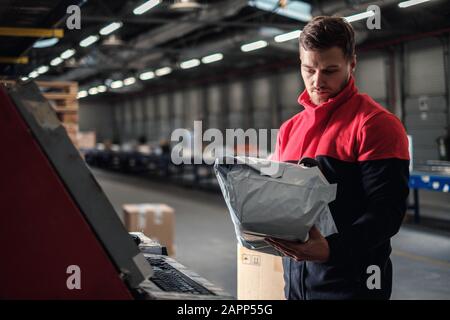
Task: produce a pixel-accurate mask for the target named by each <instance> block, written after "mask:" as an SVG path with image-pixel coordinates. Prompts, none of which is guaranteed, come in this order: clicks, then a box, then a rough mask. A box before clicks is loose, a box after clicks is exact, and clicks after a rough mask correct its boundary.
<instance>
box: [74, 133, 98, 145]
mask: <svg viewBox="0 0 450 320" xmlns="http://www.w3.org/2000/svg"><path fill="white" fill-rule="evenodd" d="M77 140H78V146H79V148H80V149H93V148H95V144H96V134H95V132H94V131H86V132H78V133H77Z"/></svg>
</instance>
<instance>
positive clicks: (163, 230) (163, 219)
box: [123, 203, 175, 256]
mask: <svg viewBox="0 0 450 320" xmlns="http://www.w3.org/2000/svg"><path fill="white" fill-rule="evenodd" d="M123 213H124V224H125V228H126V229H127V230H128V231H129V232H142V233H143V234H145V235H146V236H147V237H149V238H151V239H153V240H155V241H157V242H159V243H160V244H161V245H162V246H165V247H167V252H168V254H169V256H173V255H174V254H175V246H174V234H175V230H174V229H175V211H174V210H173V209H172V208H171V207H169V206H167V205H165V204H160V203H144V204H125V205H123Z"/></svg>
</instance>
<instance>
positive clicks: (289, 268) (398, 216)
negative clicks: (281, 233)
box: [266, 17, 409, 299]
mask: <svg viewBox="0 0 450 320" xmlns="http://www.w3.org/2000/svg"><path fill="white" fill-rule="evenodd" d="M300 60H301V74H302V78H303V81H304V83H305V87H306V89H305V90H304V92H303V93H302V94H301V95H300V97H299V99H298V102H299V104H300V105H302V106H303V107H304V110H303V111H302V112H300V113H298V114H296V115H295V116H293V117H292V118H291V119H289V120H288V121H286V122H285V123H283V125H282V126H281V128H280V131H279V134H278V139H277V145H276V148H275V153H274V154H273V156H272V159H273V160H278V161H293V162H298V160H299V159H302V158H304V157H309V158H315V159H316V160H317V162H318V164H319V167H320V169H321V170H322V172H323V173H324V175H325V177H326V178H327V180H328V181H329V182H330V183H337V188H338V189H337V196H336V200H335V201H333V202H332V203H330V205H329V207H330V211H331V214H332V216H333V219H334V221H335V224H336V227H337V230H338V233H335V234H332V235H330V236H327V237H323V236H322V235H321V233H320V232H319V231H318V229H317V228H315V227H313V228H312V229H311V231H310V239H309V240H308V241H307V242H305V243H298V242H291V241H283V240H280V239H273V238H269V239H266V241H268V242H269V243H270V244H271V245H273V246H274V247H276V248H277V249H278V250H279V251H281V252H282V253H283V254H284V255H285V257H283V267H284V279H285V295H286V298H287V299H389V298H390V295H391V289H392V264H391V261H390V258H389V256H390V253H391V246H390V238H391V237H392V236H394V235H395V234H396V233H397V232H398V230H399V228H400V225H401V223H402V220H403V217H404V214H405V211H406V198H407V196H408V193H409V188H408V179H409V170H408V166H409V152H408V140H407V137H406V133H405V130H404V128H403V126H402V124H401V122H400V121H399V120H398V119H397V118H396V117H395V116H394V115H393V114H391V113H390V112H388V111H387V110H386V109H385V108H383V107H382V106H380V105H379V104H378V103H376V102H375V101H374V100H372V99H371V98H370V97H369V96H368V95H366V94H362V93H359V92H358V90H357V88H356V87H355V84H354V78H353V72H354V70H355V67H356V56H355V40H354V31H353V28H352V27H351V25H350V24H349V23H348V22H346V21H345V20H344V19H342V18H338V17H316V18H314V19H313V20H311V21H310V22H309V23H308V24H307V25H306V26H305V28H304V29H303V31H302V33H301V35H300Z"/></svg>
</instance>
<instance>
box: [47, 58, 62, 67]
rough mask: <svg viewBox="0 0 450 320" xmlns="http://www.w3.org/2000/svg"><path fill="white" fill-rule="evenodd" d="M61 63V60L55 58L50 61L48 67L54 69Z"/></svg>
mask: <svg viewBox="0 0 450 320" xmlns="http://www.w3.org/2000/svg"><path fill="white" fill-rule="evenodd" d="M63 61H64V60H63V59H61V58H60V57H57V58H55V59H53V60H52V61H50V65H51V66H53V67H55V66H57V65H59V64H60V63H61V62H63Z"/></svg>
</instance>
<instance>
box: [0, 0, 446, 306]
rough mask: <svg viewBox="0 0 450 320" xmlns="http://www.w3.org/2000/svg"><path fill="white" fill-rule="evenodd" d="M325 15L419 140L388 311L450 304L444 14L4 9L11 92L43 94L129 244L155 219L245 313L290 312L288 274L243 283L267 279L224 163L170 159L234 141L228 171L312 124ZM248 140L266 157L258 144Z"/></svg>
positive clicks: (177, 5)
mask: <svg viewBox="0 0 450 320" xmlns="http://www.w3.org/2000/svg"><path fill="white" fill-rule="evenodd" d="M371 10H372V11H371ZM373 10H375V11H373ZM377 10H378V11H377ZM367 13H370V14H369V15H367ZM378 14H379V16H378ZM321 15H326V16H339V17H345V18H346V19H347V21H348V22H350V23H351V25H352V26H353V28H354V30H355V40H356V54H357V66H356V70H355V72H354V78H355V83H356V86H357V87H358V90H359V91H360V92H363V93H366V94H367V95H369V96H370V97H372V99H374V100H375V101H376V102H377V103H379V104H380V105H382V106H383V107H384V108H386V109H387V110H388V111H389V112H391V113H393V114H394V115H395V116H397V117H398V119H400V121H401V122H402V124H403V126H404V128H405V129H406V133H407V134H408V138H409V143H410V145H409V152H410V156H411V162H410V180H409V187H410V189H409V190H410V192H409V197H408V206H407V207H408V209H407V212H406V216H405V219H404V221H403V224H402V226H401V228H400V231H399V232H398V233H397V234H396V235H395V236H394V237H393V238H392V253H391V259H392V262H393V284H392V286H393V287H392V296H391V299H393V300H404V299H406V300H422V299H425V300H429V299H437V300H448V299H450V286H449V284H450V194H449V190H450V63H449V62H450V58H449V48H450V2H449V1H448V0H429V1H423V0H422V1H414V0H413V1H399V0H380V1H367V0H350V1H349V0H331V1H324V0H303V1H295V0H285V1H282V0H159V1H145V0H126V1H105V0H77V1H73V0H52V1H50V0H0V18H1V20H0V21H1V23H0V24H1V25H0V48H1V49H0V83H4V84H5V86H6V85H8V84H9V85H11V83H14V82H17V83H31V82H33V83H36V85H37V86H38V87H39V88H40V89H41V91H42V93H43V96H44V97H45V98H46V99H47V100H48V101H49V102H50V105H51V106H52V107H53V108H54V110H55V112H56V113H57V115H58V119H59V120H60V121H61V123H62V124H63V126H64V128H65V129H66V130H67V133H68V137H70V141H71V142H72V143H73V145H74V146H75V147H76V148H77V150H79V153H80V156H81V157H82V159H83V161H84V163H85V164H86V165H87V168H88V169H89V170H90V172H91V173H92V175H93V176H94V177H95V179H96V181H97V182H98V184H99V186H100V187H101V189H102V190H103V192H104V193H105V194H106V197H107V199H108V200H109V202H110V203H111V205H112V206H113V208H114V210H115V213H116V214H117V216H118V218H119V219H120V220H121V221H122V222H123V223H124V225H125V227H126V228H127V231H130V232H131V231H136V232H142V231H144V230H147V229H146V226H143V225H142V224H141V222H142V221H141V220H139V219H140V218H139V217H142V212H143V211H144V213H145V210H149V211H152V212H153V213H152V214H153V216H154V218H155V221H154V223H153V224H152V226H151V227H149V228H150V229H149V230H151V231H149V232H145V233H149V234H146V236H148V237H150V238H154V239H155V240H158V241H160V242H161V244H162V245H163V246H165V247H167V249H168V253H169V255H170V256H171V257H172V258H174V259H176V261H178V262H179V263H180V264H182V265H183V266H186V268H188V269H190V270H192V271H193V272H195V273H197V274H198V275H200V276H201V277H203V278H205V279H207V280H208V281H210V282H211V283H212V284H214V285H216V286H217V287H220V288H222V289H223V290H224V291H225V292H227V293H228V294H229V296H231V297H233V298H238V299H283V291H282V287H283V286H284V283H283V282H282V276H281V275H282V270H281V269H280V268H281V267H280V268H279V269H278V270H277V274H276V277H278V278H277V279H278V282H276V281H273V282H271V283H269V284H267V286H264V284H262V283H259V282H260V281H261V282H263V280H261V279H263V278H264V277H265V276H261V277H260V278H257V279H253V280H252V281H253V287H252V283H251V281H250V280H248V281H247V280H244V278H245V277H249V278H248V279H250V278H251V275H252V274H258V275H260V273H259V272H262V271H261V270H257V268H259V269H262V268H263V267H262V265H260V264H259V262H257V263H256V266H253V265H252V262H250V263H249V264H248V263H247V262H246V261H244V260H243V259H244V258H243V257H244V256H245V257H246V259H253V258H252V257H254V256H253V255H252V253H251V252H250V250H249V252H247V253H245V254H243V253H242V251H241V250H242V248H238V242H237V239H236V233H235V227H234V225H233V221H232V219H231V218H230V213H229V210H228V207H227V203H226V202H225V200H224V196H223V194H222V192H221V188H220V185H219V182H218V180H217V178H216V175H215V171H214V166H213V163H211V162H207V161H204V160H203V161H202V160H200V162H199V163H198V162H195V161H194V163H192V162H191V161H190V160H191V155H190V154H189V161H188V162H187V163H181V164H180V163H175V162H174V160H173V157H171V156H173V154H172V153H171V152H172V151H173V150H174V149H175V147H176V146H177V145H178V146H179V144H180V137H183V143H188V145H189V152H192V157H193V158H194V157H195V156H194V153H196V152H198V151H199V152H200V153H201V154H203V151H204V149H205V146H206V145H208V142H205V138H204V136H203V134H204V133H205V132H206V131H207V130H208V129H213V130H215V131H210V132H215V133H221V134H222V135H223V137H227V138H228V133H227V130H234V133H232V134H234V136H233V135H232V136H231V139H225V138H224V141H222V143H221V146H222V149H221V150H220V154H222V155H224V154H227V153H228V152H231V153H233V154H234V155H243V156H257V157H261V158H266V157H268V156H270V155H271V154H272V153H273V152H274V148H275V144H276V141H277V131H276V129H279V128H280V126H281V125H282V124H283V123H284V122H285V121H286V120H288V119H290V118H291V117H293V116H294V115H296V114H297V113H299V112H301V111H302V110H303V108H302V107H301V106H300V105H299V103H298V102H297V100H298V97H299V94H300V93H301V92H302V91H303V90H305V85H304V83H303V80H302V77H301V73H300V65H299V63H300V61H299V43H298V37H299V35H300V32H301V31H300V30H301V29H302V28H303V27H304V26H305V25H306V24H307V23H308V21H310V20H311V19H312V18H313V17H316V16H321ZM374 16H375V18H378V17H379V18H380V20H379V24H380V25H379V28H377V26H376V25H375V26H374V25H370V23H369V20H370V21H372V22H373V21H377V20H376V19H375V20H373V19H372V18H373V17H374ZM371 19H372V20H371ZM249 129H256V130H260V131H259V132H263V133H264V134H265V135H266V137H265V138H266V139H265V141H264V142H263V143H259V144H258V145H253V144H251V143H248V142H247V140H246V139H245V137H246V135H245V132H246V131H247V130H249ZM264 129H265V130H264ZM177 130H178V131H177ZM180 130H181V131H180ZM179 132H181V133H179ZM202 137H203V145H200V146H199V149H196V148H197V146H198V145H196V141H198V139H200V143H201V139H202ZM4 138H5V139H6V137H4ZM383 139H384V140H385V141H386V143H389V141H393V140H395V139H396V137H395V136H386V137H383ZM206 141H209V142H211V141H212V140H211V139H209V140H207V139H206ZM236 141H237V142H238V143H237V144H236ZM64 150H65V149H61V152H64ZM8 154H9V153H8ZM9 155H10V154H9ZM216 155H217V154H216ZM1 157H6V155H3V156H1ZM193 158H192V159H193ZM29 160H30V162H33V159H29ZM83 185H84V183H83V182H82V181H80V183H79V186H78V187H79V188H81V189H82V188H83ZM5 194H6V193H5ZM3 197H5V198H4V199H6V198H7V197H8V195H7V194H6V195H5V196H3V195H2V198H3ZM47 203H48V205H49V206H51V203H52V199H48V200H47ZM160 204H163V205H164V206H162V207H161V206H159V205H160ZM133 205H134V206H133ZM127 206H128V207H127ZM155 206H157V207H158V209H155V208H156V207H155ZM0 211H1V210H0ZM2 214H3V212H2ZM39 214H40V215H41V218H42V219H45V215H44V213H43V212H42V213H41V212H39ZM132 217H134V218H132ZM157 217H159V218H158V219H162V220H161V221H162V222H161V221H159V220H158V219H157ZM157 220H158V221H157ZM5 221H6V220H5ZM133 224H134V225H133ZM4 228H6V227H4ZM4 228H3V227H2V230H3V229H4ZM133 228H134V229H133ZM158 228H159V229H158ZM94 229H95V228H94ZM150 233H151V234H150ZM163 242H164V243H163ZM249 257H250V258H249ZM271 257H272V259H273V256H271ZM258 259H260V258H258ZM258 261H259V260H258ZM251 268H254V269H251ZM264 271H267V270H264ZM280 272H281V273H280ZM280 274H281V275H280ZM267 277H271V275H269V276H267ZM249 282H250V283H249ZM274 282H275V283H274ZM255 283H258V285H255ZM274 292H275V293H274ZM269 293H270V294H269ZM28 294H31V296H28V297H31V298H33V293H28ZM19 296H20V295H19ZM1 297H6V298H8V295H7V293H5V292H2V296H0V298H1Z"/></svg>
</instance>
